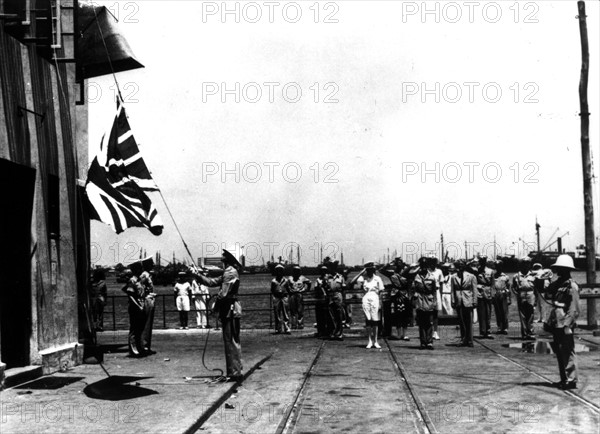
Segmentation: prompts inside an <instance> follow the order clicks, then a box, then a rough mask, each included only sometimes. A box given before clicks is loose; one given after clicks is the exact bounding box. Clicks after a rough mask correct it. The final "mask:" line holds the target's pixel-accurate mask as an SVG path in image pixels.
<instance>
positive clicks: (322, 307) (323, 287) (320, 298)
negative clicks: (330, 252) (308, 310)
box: [315, 265, 329, 338]
mask: <svg viewBox="0 0 600 434" xmlns="http://www.w3.org/2000/svg"><path fill="white" fill-rule="evenodd" d="M327 270H328V268H327V266H325V265H321V275H320V276H319V277H317V281H316V283H315V299H316V301H315V316H316V319H317V333H316V337H318V338H326V337H328V336H329V331H328V330H327V327H328V324H329V321H328V317H329V299H328V295H327V294H328V293H329V277H328V276H327Z"/></svg>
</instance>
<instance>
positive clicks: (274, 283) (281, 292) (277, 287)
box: [271, 277, 289, 298]
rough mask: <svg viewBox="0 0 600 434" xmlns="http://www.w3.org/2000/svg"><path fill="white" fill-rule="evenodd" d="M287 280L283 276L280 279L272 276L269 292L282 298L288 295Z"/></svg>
mask: <svg viewBox="0 0 600 434" xmlns="http://www.w3.org/2000/svg"><path fill="white" fill-rule="evenodd" d="M288 285H289V280H288V279H286V278H285V277H281V280H277V278H274V279H273V280H271V294H273V297H275V298H284V297H287V295H288Z"/></svg>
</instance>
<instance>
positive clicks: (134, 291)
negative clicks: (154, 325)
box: [121, 267, 146, 357]
mask: <svg viewBox="0 0 600 434" xmlns="http://www.w3.org/2000/svg"><path fill="white" fill-rule="evenodd" d="M134 268H136V267H134ZM130 270H131V271H129V272H128V275H129V279H128V281H127V283H126V284H125V286H123V288H121V291H123V292H124V293H125V294H126V295H127V299H128V307H127V312H128V313H129V334H128V338H127V344H128V347H129V356H130V357H142V356H144V347H143V344H142V332H143V331H144V325H145V323H146V321H145V315H144V287H143V285H142V284H141V282H140V280H139V277H138V276H136V275H134V272H133V270H132V269H130ZM136 271H139V272H140V273H141V271H142V269H141V267H140V268H139V269H137V268H136Z"/></svg>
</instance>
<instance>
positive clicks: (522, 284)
mask: <svg viewBox="0 0 600 434" xmlns="http://www.w3.org/2000/svg"><path fill="white" fill-rule="evenodd" d="M530 265H531V264H530V260H529V259H528V258H527V259H523V260H522V262H521V270H520V271H519V272H518V273H517V274H515V275H514V277H513V282H512V291H513V292H514V293H515V295H516V297H517V306H518V308H519V319H520V320H521V337H522V338H523V339H525V340H535V333H534V332H533V312H534V310H535V291H534V282H535V274H533V273H531V272H530V270H529V267H530Z"/></svg>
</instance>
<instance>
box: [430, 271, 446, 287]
mask: <svg viewBox="0 0 600 434" xmlns="http://www.w3.org/2000/svg"><path fill="white" fill-rule="evenodd" d="M431 273H433V275H434V276H435V278H436V280H437V282H438V289H439V290H441V289H442V287H443V286H444V272H443V271H442V270H440V269H439V268H435V269H434V270H433V271H432V272H431Z"/></svg>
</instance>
